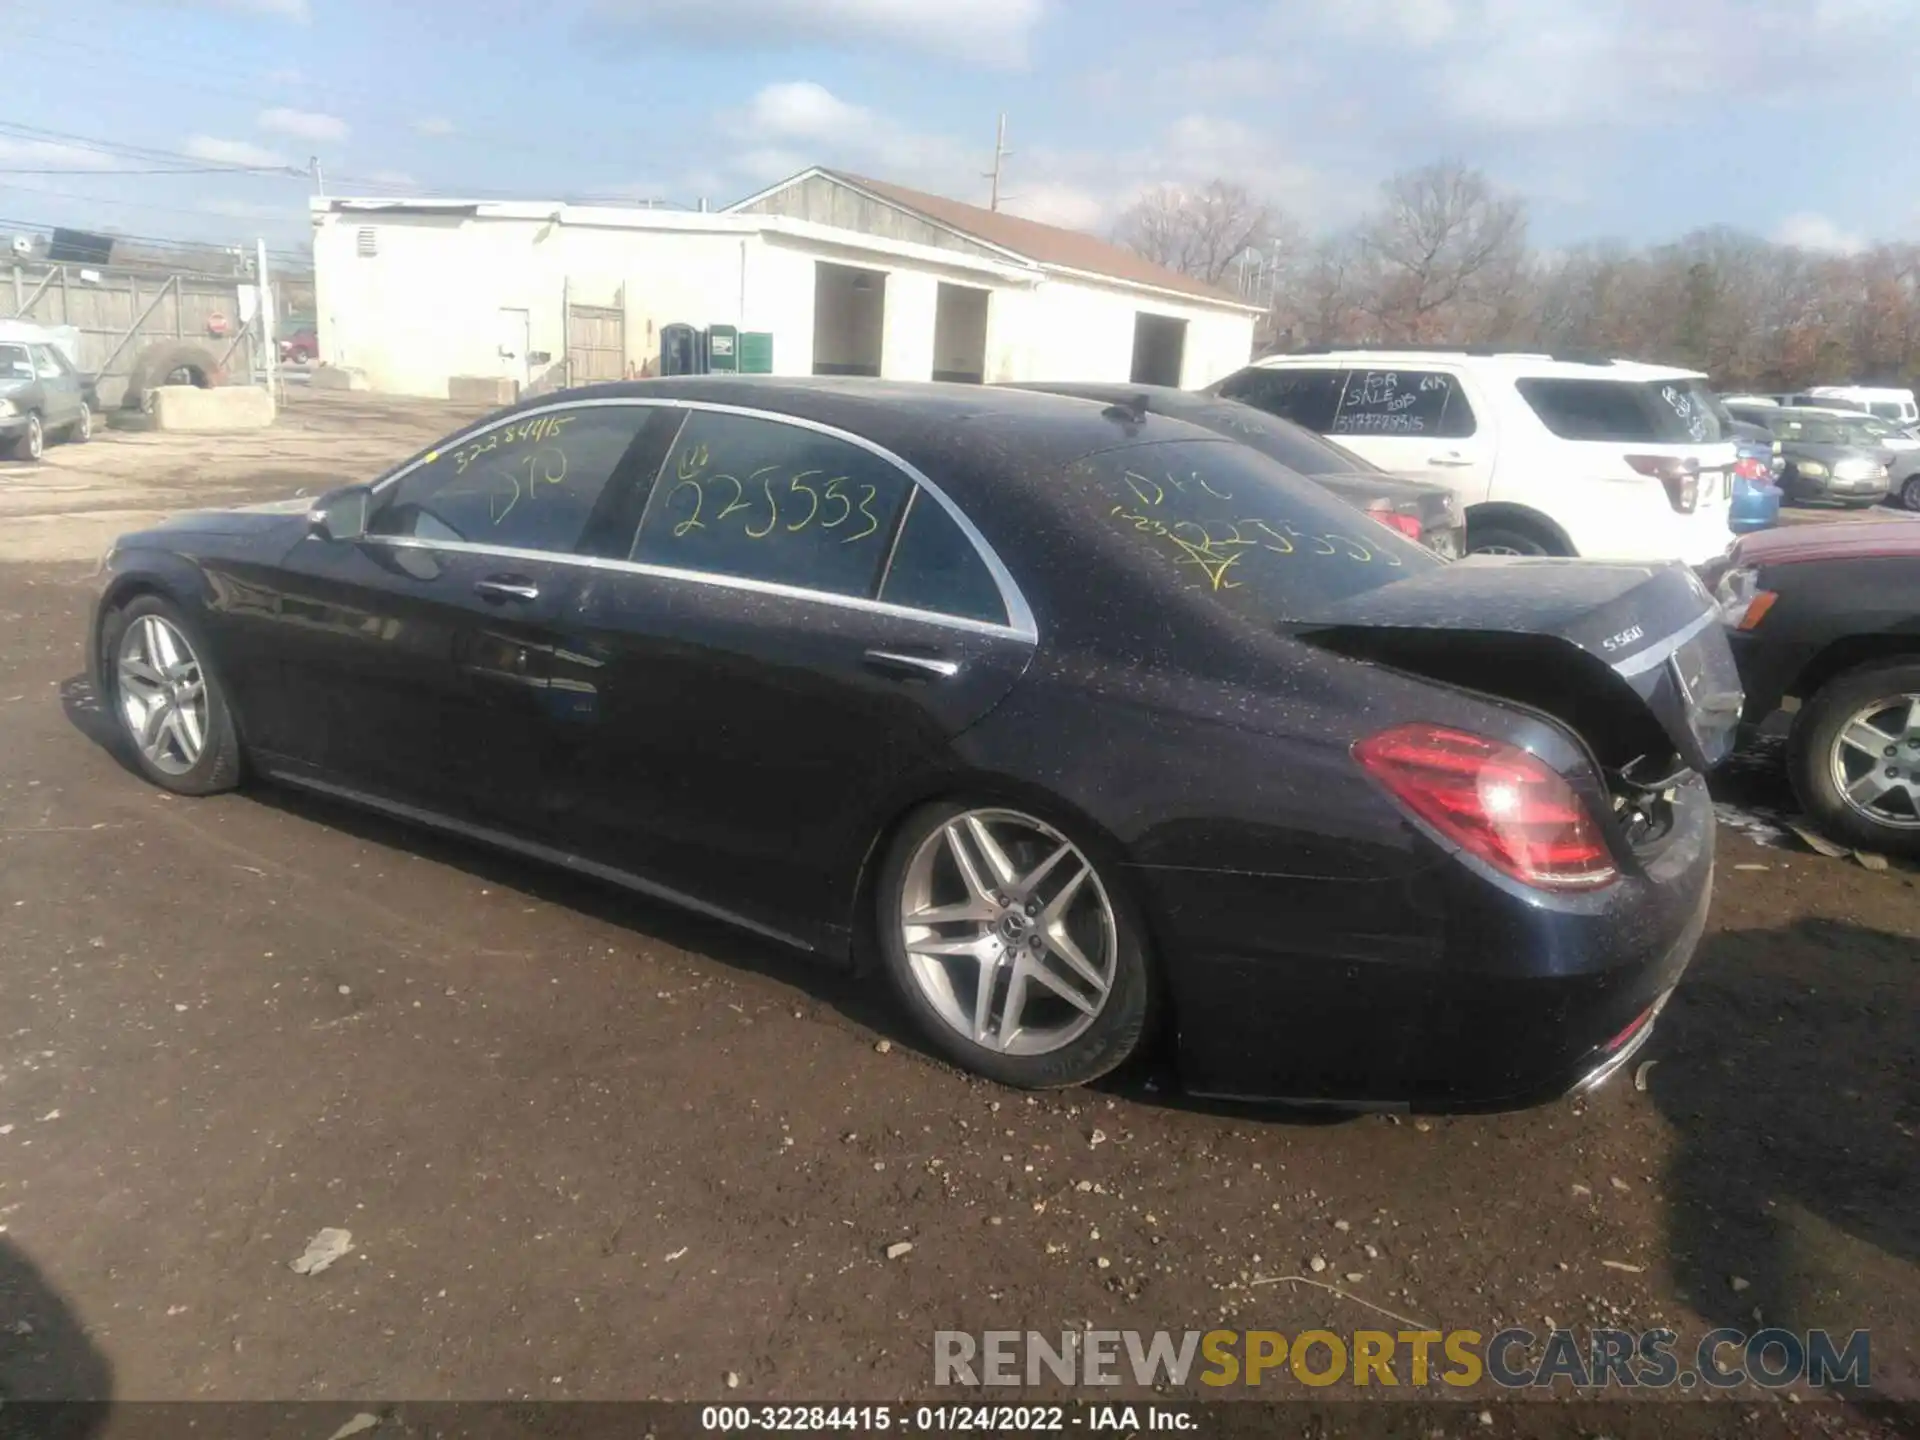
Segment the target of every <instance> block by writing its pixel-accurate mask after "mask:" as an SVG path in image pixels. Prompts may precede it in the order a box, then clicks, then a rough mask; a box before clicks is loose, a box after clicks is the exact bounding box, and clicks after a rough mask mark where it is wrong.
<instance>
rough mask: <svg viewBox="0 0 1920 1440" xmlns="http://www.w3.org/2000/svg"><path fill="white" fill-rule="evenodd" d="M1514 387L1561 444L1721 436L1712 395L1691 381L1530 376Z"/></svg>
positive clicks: (1675, 441) (1694, 440)
mask: <svg viewBox="0 0 1920 1440" xmlns="http://www.w3.org/2000/svg"><path fill="white" fill-rule="evenodd" d="M1514 388H1515V389H1517V390H1518V391H1519V392H1520V396H1521V398H1522V399H1524V400H1525V401H1526V402H1527V404H1528V405H1529V406H1531V407H1532V409H1533V413H1534V414H1535V415H1537V416H1539V417H1540V423H1541V424H1543V425H1545V426H1546V427H1547V429H1548V430H1549V431H1551V432H1552V433H1553V434H1555V435H1558V436H1559V437H1560V438H1561V439H1562V440H1612V441H1624V442H1627V443H1630V444H1634V443H1637V444H1642V445H1687V444H1696V445H1697V444H1708V443H1712V442H1715V441H1719V440H1724V439H1725V438H1726V435H1725V433H1724V427H1723V426H1722V425H1721V423H1720V419H1719V416H1718V415H1717V414H1716V413H1715V406H1714V397H1713V394H1712V392H1711V391H1709V390H1708V389H1707V388H1706V387H1705V386H1703V385H1702V384H1701V383H1700V382H1699V381H1697V380H1661V381H1646V380H1599V379H1594V380H1587V379H1578V380H1574V379H1560V378H1557V377H1556V378H1551V379H1548V378H1539V377H1536V378H1529V379H1525V380H1517V381H1515V382H1514Z"/></svg>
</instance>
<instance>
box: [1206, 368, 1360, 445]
mask: <svg viewBox="0 0 1920 1440" xmlns="http://www.w3.org/2000/svg"><path fill="white" fill-rule="evenodd" d="M1340 378H1341V377H1340V372H1339V371H1338V370H1314V369H1304V368H1302V369H1295V368H1294V367H1292V366H1287V367H1284V368H1278V367H1263V366H1258V365H1256V366H1250V367H1249V368H1247V369H1245V370H1242V371H1241V372H1240V373H1239V374H1238V375H1232V376H1229V377H1228V378H1227V379H1226V380H1225V381H1223V382H1222V383H1221V385H1220V389H1219V393H1220V395H1221V397H1222V398H1223V399H1227V400H1238V401H1239V402H1240V403H1241V404H1243V405H1251V406H1253V407H1254V409H1256V410H1264V411H1266V412H1267V413H1268V414H1269V415H1278V416H1279V417H1280V418H1281V419H1282V420H1291V421H1293V423H1294V424H1296V425H1304V426H1305V427H1306V428H1307V429H1309V430H1311V431H1313V432H1314V433H1315V434H1316V435H1325V434H1327V433H1328V432H1329V431H1331V430H1332V429H1333V412H1334V408H1335V406H1336V405H1337V403H1338V401H1339V394H1340Z"/></svg>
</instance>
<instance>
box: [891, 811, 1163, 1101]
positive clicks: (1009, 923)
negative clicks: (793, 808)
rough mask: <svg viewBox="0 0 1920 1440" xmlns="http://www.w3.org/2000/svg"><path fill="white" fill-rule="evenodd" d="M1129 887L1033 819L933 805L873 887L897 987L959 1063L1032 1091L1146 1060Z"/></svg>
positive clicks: (1139, 941) (1148, 1008)
mask: <svg viewBox="0 0 1920 1440" xmlns="http://www.w3.org/2000/svg"><path fill="white" fill-rule="evenodd" d="M983 832H984V834H985V837H986V838H985V840H984V841H983V840H982V839H981V838H980V837H981V836H982V833H983ZM956 836H957V837H958V844H959V846H960V847H962V851H963V852H964V853H961V854H957V853H956V851H955V849H954V846H955V843H956V840H955V837H956ZM1119 887H1120V867H1119V866H1118V865H1117V864H1113V863H1110V862H1109V861H1108V860H1107V859H1106V858H1105V852H1104V849H1103V848H1102V847H1097V846H1092V845H1089V844H1087V843H1086V842H1085V841H1084V840H1074V839H1070V838H1068V836H1067V835H1066V834H1065V833H1064V832H1063V831H1061V830H1060V829H1058V828H1056V827H1055V826H1053V825H1052V824H1050V823H1049V822H1047V821H1044V820H1040V819H1038V818H1037V817H1035V816H1033V815H1031V814H1027V813H1025V812H1022V811H1018V810H1014V809H1011V808H1008V807H1005V806H999V805H991V804H979V803H975V804H956V803H946V804H939V805H929V806H926V807H924V808H922V809H920V810H918V811H916V812H915V813H914V814H912V815H910V816H909V817H908V818H907V820H906V822H905V823H904V824H903V825H902V826H901V827H900V832H899V834H898V835H897V836H896V837H895V839H894V841H893V844H892V845H891V846H890V847H889V849H888V851H887V856H886V859H885V861H884V862H883V864H882V866H881V870H880V874H879V878H878V883H877V885H876V887H875V888H876V905H875V910H876V915H875V919H876V921H877V925H878V938H879V942H880V946H879V948H880V954H881V957H882V960H883V961H884V963H885V966H886V970H887V975H888V978H889V979H890V980H891V981H892V983H893V988H894V989H895V991H896V992H898V994H899V996H900V999H901V1002H902V1003H903V1004H904V1005H905V1006H906V1009H907V1012H908V1014H910V1015H911V1016H912V1017H913V1020H914V1024H915V1025H916V1026H917V1027H918V1029H919V1030H920V1032H921V1034H922V1035H923V1036H924V1037H925V1038H926V1040H927V1042H928V1044H929V1045H930V1046H931V1047H932V1048H933V1049H935V1050H937V1051H939V1052H940V1053H941V1054H942V1055H944V1056H945V1057H946V1058H948V1059H949V1060H951V1061H953V1063H954V1064H956V1065H959V1066H961V1067H962V1068H964V1069H967V1070H971V1071H973V1072H975V1073H976V1074H979V1075H984V1076H985V1077H987V1078H988V1079H989V1080H996V1081H998V1082H1000V1083H1001V1084H1003V1085H1012V1086H1016V1087H1019V1088H1021V1089H1029V1090H1041V1089H1056V1088H1060V1087H1063V1086H1070V1085H1084V1084H1086V1083H1087V1082H1088V1081H1091V1080H1096V1079H1098V1078H1099V1077H1100V1076H1102V1075H1105V1074H1106V1073H1108V1072H1109V1071H1111V1070H1113V1069H1115V1068H1117V1067H1118V1066H1120V1065H1121V1064H1123V1063H1124V1062H1125V1061H1126V1060H1127V1059H1129V1058H1130V1057H1131V1056H1132V1055H1134V1054H1135V1053H1136V1052H1137V1051H1138V1050H1139V1049H1140V1047H1141V1044H1142V1042H1143V1040H1144V1039H1145V1038H1146V1036H1147V1034H1148V1032H1149V1025H1150V1021H1151V1019H1152V1017H1153V1011H1154V1009H1155V1004H1154V997H1155V994H1156V986H1155V984H1154V978H1153V971H1152V963H1151V960H1150V957H1149V955H1148V951H1147V942H1146V929H1145V927H1144V925H1142V923H1141V922H1140V919H1139V916H1138V912H1137V911H1136V910H1135V908H1134V907H1133V904H1132V903H1131V901H1130V900H1129V898H1128V897H1127V896H1126V895H1125V894H1124V893H1123V892H1122V890H1121V889H1120V888H1119ZM1003 901H1004V902H1006V903H1002V902H1003ZM915 917H920V918H919V920H918V922H917V923H916V919H915ZM1041 970H1044V971H1045V972H1046V973H1045V975H1044V976H1037V972H1039V971H1041ZM983 983H984V984H985V985H986V986H987V989H986V993H985V1000H984V1008H983V1002H982V996H981V990H980V986H981V984H983ZM1069 992H1071V994H1073V995H1076V996H1078V999H1077V1000H1076V1001H1074V1002H1073V1003H1069V1001H1068V1000H1067V999H1066V998H1065V996H1066V995H1067V994H1068V993H1069ZM1089 1007H1090V1008H1091V1013H1090V1014H1089V1013H1088V1010H1089ZM1009 1009H1011V1010H1013V1012H1014V1014H1013V1016H1012V1018H1011V1020H1009V1018H1008V1010H1009ZM982 1016H984V1021H983V1020H982V1018H981V1017H982ZM976 1036H982V1037H984V1039H981V1038H976Z"/></svg>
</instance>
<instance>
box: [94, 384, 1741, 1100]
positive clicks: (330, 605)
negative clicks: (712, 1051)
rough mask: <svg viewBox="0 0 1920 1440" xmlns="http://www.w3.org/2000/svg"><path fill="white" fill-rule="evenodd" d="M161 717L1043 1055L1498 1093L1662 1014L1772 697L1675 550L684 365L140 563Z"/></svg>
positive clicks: (1126, 413)
mask: <svg viewBox="0 0 1920 1440" xmlns="http://www.w3.org/2000/svg"><path fill="white" fill-rule="evenodd" d="M103 569H104V573H103V576H102V590H101V594H100V598H99V603H98V609H97V611H96V613H95V616H94V619H93V623H92V627H91V630H90V633H89V637H88V638H89V641H90V644H91V656H92V674H93V676H94V680H95V683H96V685H97V686H98V690H99V693H100V696H101V698H102V700H103V703H104V704H105V706H106V707H107V708H108V710H109V711H110V713H112V714H113V715H115V716H117V718H118V724H119V726H120V729H121V731H122V732H123V733H124V738H125V740H126V741H127V742H128V744H127V750H128V755H129V758H130V759H131V760H132V762H133V763H135V764H137V766H138V768H139V769H140V770H141V771H142V772H143V773H144V774H145V775H146V776H147V777H148V778H149V779H151V780H152V781H153V782H155V783H157V784H159V785H162V786H164V787H166V788H168V789H169V790H173V791H175V792H177V793H181V794H187V795H203V794H207V793H210V792H213V791H218V790H223V789H227V788H229V787H232V786H234V785H236V784H239V783H240V782H241V781H242V780H243V779H244V778H246V777H255V778H257V779H259V780H263V781H275V782H280V783H283V784H288V785H294V786H304V787H307V788H309V789H311V790H315V791H318V792H321V793H323V794H325V795H329V796H334V797H338V798H340V799H344V800H347V801H350V802H354V803H358V804H360V805H364V806H368V807H371V808H373V809H375V810H378V811H382V812H385V813H386V814H388V815H391V816H395V817H400V818H402V819H405V820H408V821H412V822H416V823H419V824H422V825H427V826H433V827H437V828H439V829H441V830H443V831H449V832H452V833H453V834H455V835H458V836H464V837H467V838H469V839H471V840H475V841H479V842H484V843H487V844H491V845H494V846H499V847H503V848H505V849H507V850H511V851H516V852H519V853H520V854H522V855H526V856H530V857H534V858H537V859H540V860H544V861H547V862H550V863H553V864H557V865H561V866H566V867H569V868H571V869H573V870H576V871H581V872H584V873H586V874H589V875H593V876H597V877H600V878H602V879H604V880H606V881H609V882H612V883H614V884H617V885H621V886H625V887H628V888H629V889H631V890H633V891H637V892H639V893H640V894H643V895H646V896H651V897H655V898H657V899H661V900H666V901H670V902H673V903H675V904H678V905H682V906H686V907H688V908H690V909H693V910H696V911H700V912H703V913H705V914H707V915H710V916H716V917H720V918H722V919H724V920H727V921H730V922H733V923H735V924H737V925H740V926H744V927H746V928H747V929H749V930H752V931H756V932H758V933H759V934H761V935H763V936H766V937H769V938H770V939H773V940H776V941H780V942H783V943H784V944H786V945H789V946H791V947H793V948H795V949H797V950H802V951H810V952H813V953H815V954H817V955H819V956H821V957H823V958H825V959H827V960H829V961H831V962H834V963H839V964H843V965H851V966H854V967H856V968H857V969H858V970H859V971H860V972H861V973H866V974H870V975H873V976H874V977H875V979H876V983H882V980H883V977H884V983H890V984H891V985H892V986H893V987H894V989H895V990H896V991H897V992H898V994H899V996H900V999H901V1001H902V1003H903V1004H904V1005H905V1007H906V1009H907V1010H908V1011H909V1012H910V1013H911V1016H912V1018H913V1020H914V1021H915V1022H916V1023H917V1025H918V1027H919V1029H920V1030H921V1032H923V1033H924V1035H925V1037H926V1039H927V1040H928V1042H929V1043H930V1044H931V1046H932V1047H933V1048H935V1049H936V1050H938V1051H940V1052H941V1053H943V1054H945V1055H946V1056H948V1057H950V1058H951V1059H952V1060H954V1061H956V1062H958V1063H959V1064H961V1065H963V1066H966V1067H968V1068H971V1069H973V1070H975V1071H978V1072H979V1073H981V1074H983V1075H986V1076H990V1077H992V1078H994V1079H996V1080H999V1081H1003V1082H1005V1083H1008V1084H1011V1085H1017V1086H1030V1087H1038V1086H1059V1085H1070V1084H1075V1083H1079V1082H1084V1081H1087V1080H1091V1079H1093V1078H1094V1077H1096V1076H1098V1075H1101V1074H1102V1073H1104V1072H1106V1071H1109V1070H1111V1069H1113V1068H1114V1067H1115V1066H1117V1065H1119V1064H1121V1063H1122V1062H1123V1061H1124V1060H1126V1059H1127V1058H1128V1057H1129V1056H1130V1055H1132V1054H1134V1053H1135V1052H1136V1051H1138V1050H1140V1049H1141V1048H1142V1047H1143V1045H1144V1044H1145V1043H1146V1042H1147V1041H1148V1038H1149V1036H1151V1035H1153V1034H1155V1033H1156V1032H1158V1033H1163V1034H1166V1035H1170V1036H1171V1037H1172V1038H1173V1041H1174V1043H1175V1044H1176V1046H1177V1051H1178V1058H1179V1062H1180V1064H1181V1066H1182V1069H1183V1072H1184V1079H1185V1082H1186V1083H1187V1084H1188V1086H1189V1087H1190V1088H1191V1089H1193V1090H1194V1091H1197V1092H1202V1093H1211V1094H1221V1095H1234V1096H1241V1097H1247V1098H1264V1099H1274V1100H1291V1101H1328V1102H1335V1103H1340V1104H1345V1105H1352V1106H1394V1107H1405V1106H1418V1107H1423V1108H1453V1109H1467V1108H1489V1107H1506V1106H1514V1105H1521V1104H1526V1103H1530V1102H1535V1101H1539V1100H1542V1099H1544V1098H1547V1097H1551V1096H1554V1095H1557V1094H1560V1093H1563V1092H1565V1091H1566V1090H1568V1089H1569V1088H1571V1087H1574V1086H1577V1085H1580V1084H1582V1083H1584V1082H1589V1081H1592V1080H1594V1079H1595V1078H1596V1077H1603V1076H1604V1075H1606V1074H1608V1073H1611V1071H1612V1070H1614V1069H1616V1068H1617V1067H1618V1066H1619V1065H1620V1064H1621V1063H1622V1062H1623V1061H1624V1059H1625V1058H1626V1056H1628V1055H1629V1054H1631V1053H1632V1052H1633V1050H1634V1049H1635V1048H1636V1047H1637V1046H1638V1045H1639V1044H1640V1043H1641V1042H1642V1041H1644V1039H1645V1038H1646V1036H1647V1034H1648V1031H1649V1027H1650V1025H1651V1023H1652V1021H1653V1018H1654V1016H1655V1015H1656V1014H1657V1013H1658V1012H1659V1010H1660V1007H1661V1005H1662V1004H1663V1003H1664V1002H1665V1000H1666V997H1667V996H1668V994H1669V993H1670V991H1671V990H1672V988H1673V986H1674V984H1675V982H1676V981H1677V980H1678V978H1679V976H1680V973H1681V971H1682V969H1683V968H1684V966H1685V965H1686V963H1687V960H1688V958H1689V955H1690V954H1691V952H1692V950H1693V947H1694V944H1695V942H1696V940H1697V938H1698V936H1699V934H1700V932H1701V928H1702V924H1703V921H1704V918H1705V913H1706V906H1707V900H1708V893H1709V888H1710V883H1711V876H1712V867H1713V833H1714V832H1713V812H1712V809H1711V806H1710V805H1709V803H1708V800H1707V794H1706V790H1705V788H1704V786H1703V785H1702V783H1701V780H1700V775H1701V774H1702V773H1703V772H1704V771H1705V770H1706V769H1707V767H1708V766H1709V765H1710V764H1712V763H1713V761H1715V760H1716V759H1718V758H1719V756H1720V755H1721V754H1722V753H1723V752H1724V750H1725V748H1726V746H1727V743H1728V740H1729V737H1730V735H1731V733H1732V727H1733V725H1734V722H1735V718H1736V715H1737V711H1738V709H1739V703H1740V697H1739V693H1738V689H1737V686H1736V685H1735V683H1734V682H1733V680H1732V679H1731V661H1730V657H1729V654H1728V650H1727V646H1726V641H1725V639H1724V638H1723V636H1722V633H1721V629H1720V627H1719V626H1718V625H1716V624H1715V623H1714V621H1715V618H1716V613H1717V612H1716V611H1715V609H1714V607H1713V605H1712V603H1711V601H1710V599H1709V598H1708V597H1707V595H1706V593H1705V591H1704V589H1703V588H1702V587H1701V585H1700V583H1699V582H1698V580H1697V579H1695V578H1694V576H1693V575H1692V574H1691V572H1689V571H1687V570H1686V569H1684V568H1683V567H1680V566H1677V565H1671V566H1669V565H1607V564H1597V563H1589V562H1579V561H1522V560H1492V559H1488V560H1469V561H1462V562H1456V563H1451V564H1449V563H1447V562H1444V561H1442V560H1440V559H1439V558H1438V557H1436V556H1434V555H1433V554H1432V553H1430V552H1429V551H1427V550H1424V549H1422V548H1421V547H1419V546H1417V545H1415V544H1413V543H1412V542H1411V541H1409V540H1407V539H1406V538H1405V537H1404V536H1402V535H1400V534H1399V533H1397V532H1396V531H1394V530H1392V529H1390V528H1388V527H1386V526H1383V525H1378V524H1375V523H1374V522H1372V521H1371V520H1369V519H1367V518H1366V517H1365V516H1364V515H1361V514H1359V513H1357V512H1356V511H1354V510H1352V509H1350V508H1348V507H1347V506H1345V505H1343V504H1341V503H1340V502H1338V501H1336V500H1335V499H1334V498H1333V497H1332V496H1330V495H1329V494H1328V493H1327V492H1325V491H1324V490H1321V489H1320V488H1318V487H1317V486H1314V485H1312V484H1309V483H1306V482H1303V481H1302V480H1300V479H1299V477H1298V476H1296V475H1294V474H1293V473H1292V472H1290V471H1288V470H1286V469H1284V468H1282V467H1280V466H1278V465H1275V464H1274V463H1273V462H1272V461H1270V460H1268V459H1267V458H1266V457H1264V456H1263V455H1261V454H1260V453H1259V452H1257V451H1255V450H1253V449H1251V448H1249V447H1247V446H1245V445H1241V444H1236V443H1233V442H1231V441H1228V440H1225V439H1223V438H1221V437H1219V436H1217V435H1214V434H1212V433H1210V432H1207V431H1204V430H1200V429H1197V428H1195V427H1193V426H1189V425H1186V424H1183V423H1181V422H1179V421H1176V420H1172V419H1168V418H1166V417H1164V416H1159V415H1153V414H1142V413H1140V412H1138V411H1135V410H1131V409H1127V408H1116V407H1111V406H1104V405H1102V404H1100V403H1098V402H1095V401H1085V400H1076V399H1067V398H1063V397H1059V396H1052V395H1036V394H1027V393H1018V392H1009V391H1004V390H999V389H995V388H990V387H989V388H983V387H979V386H940V385H931V386H930V385H900V384H889V383H885V382H879V381H849V380H832V381H826V380H815V381H809V380H784V379H771V378H759V377H725V378H707V377H689V378H680V379H669V380H655V381H640V382H629V383H626V384H620V385H612V386H605V387H596V388H592V389H585V390H577V391H572V392H565V393H561V394H557V395H548V396H543V397H541V398H539V399H537V400H530V401H527V402H525V403H522V404H520V405H518V406H515V407H513V408H512V409H509V410H506V411H504V412H501V413H499V414H496V415H494V416H492V417H491V418H488V419H486V420H483V421H481V422H479V423H477V424H474V425H471V426H469V427H467V428H464V429H462V430H460V431H459V432H457V433H455V434H453V435H450V436H448V437H447V438H446V439H445V440H443V441H441V442H440V443H439V444H437V445H435V446H433V447H432V448H430V449H428V450H425V451H423V452H421V453H420V454H417V455H415V456H413V457H412V458H411V459H409V460H407V461H406V462H405V463H403V464H401V465H399V466H397V467H395V468H394V469H392V470H390V471H389V472H387V473H386V474H385V475H382V476H380V477H378V478H377V479H375V480H374V481H373V482H372V483H370V484H362V485H352V486H347V487H345V488H342V489H339V490H336V491H333V492H331V493H329V494H327V495H325V496H323V497H322V498H321V499H320V500H319V501H317V502H314V501H305V500H298V501H291V502H286V503H282V504H274V505H267V506H260V507H255V508H252V509H247V510H236V511H223V512H212V513H203V514H191V515H184V516H181V517H178V518H176V519H174V520H172V521H170V522H168V523H166V524H163V525H161V526H158V527H156V528H154V529H152V530H147V531H143V532H141V533H139V534H133V535H128V536H126V537H124V538H123V539H122V540H121V541H120V542H119V543H118V544H117V545H116V547H115V548H114V549H113V550H112V551H111V552H110V554H109V556H108V557H107V560H106V562H105V565H104V567H103Z"/></svg>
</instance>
